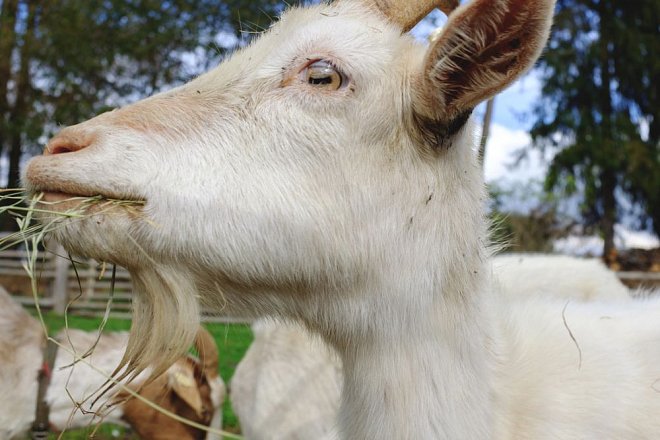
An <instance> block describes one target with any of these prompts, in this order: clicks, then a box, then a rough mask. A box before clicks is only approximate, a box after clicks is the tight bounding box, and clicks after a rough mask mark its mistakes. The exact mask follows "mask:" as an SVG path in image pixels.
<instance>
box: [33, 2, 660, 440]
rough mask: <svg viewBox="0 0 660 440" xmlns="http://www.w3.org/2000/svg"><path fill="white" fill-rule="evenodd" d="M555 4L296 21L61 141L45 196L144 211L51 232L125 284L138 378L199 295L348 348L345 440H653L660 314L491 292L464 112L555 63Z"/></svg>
mask: <svg viewBox="0 0 660 440" xmlns="http://www.w3.org/2000/svg"><path fill="white" fill-rule="evenodd" d="M553 5H554V3H553V1H552V0H472V1H471V2H469V3H467V4H464V5H462V6H460V7H459V8H458V9H456V10H455V11H454V12H453V13H452V14H451V16H450V18H449V20H448V22H447V25H446V26H445V28H444V30H443V32H442V35H441V36H440V37H439V38H438V39H437V40H436V41H435V42H434V43H433V44H432V45H431V46H430V47H429V48H426V47H424V46H422V45H420V44H418V43H416V42H415V41H414V40H413V39H412V38H411V37H409V36H407V35H404V33H405V31H407V30H408V29H410V28H411V27H412V26H413V25H414V24H415V23H416V22H417V21H418V20H419V19H420V18H421V17H423V16H424V15H426V14H427V13H428V12H429V11H430V10H431V9H432V8H433V6H434V3H433V2H432V1H430V0H427V1H423V0H419V1H403V0H399V1H394V0H352V1H351V0H338V1H336V2H333V3H331V4H325V3H324V4H320V5H316V6H310V7H307V8H300V9H293V10H291V11H289V12H287V13H286V14H284V15H283V17H282V18H281V20H280V21H279V23H277V24H276V25H274V26H273V27H272V28H270V29H269V30H268V31H267V32H265V33H264V34H263V35H262V36H261V37H260V38H259V39H257V40H256V41H255V42H254V43H253V44H252V45H250V46H249V47H248V48H245V49H244V50H241V51H238V52H237V53H235V54H234V55H233V56H232V57H231V58H230V59H228V60H227V61H225V62H223V63H222V64H221V65H220V66H219V67H218V68H217V69H215V70H212V71H211V72H209V73H207V74H205V75H203V76H201V77H199V78H197V79H195V80H194V81H192V82H190V83H189V84H187V85H185V86H182V87H180V88H177V89H174V90H171V91H169V92H166V93H163V94H161V95H158V96H155V97H152V98H150V99H146V100H144V101H141V102H140V103H137V104H134V105H132V106H128V107H126V108H124V109H121V110H118V111H115V112H110V113H106V114H104V115H100V116H99V117H97V118H94V119H92V120H90V121H88V122H85V123H82V124H80V125H77V126H73V127H69V128H65V129H64V130H62V131H61V132H60V133H59V134H58V135H57V136H56V137H55V138H53V139H52V140H51V141H50V143H49V145H48V146H47V151H46V154H45V155H43V156H39V157H36V158H34V159H32V161H31V162H30V163H29V165H28V166H27V168H26V171H25V176H24V178H25V183H26V185H27V187H28V189H29V191H31V192H35V193H36V192H40V191H41V192H44V193H45V194H44V200H45V201H57V200H62V199H65V198H67V197H70V196H71V195H94V194H101V195H104V196H106V197H112V198H121V199H126V200H143V201H145V204H146V205H145V207H144V209H143V215H142V216H139V215H135V214H134V211H132V210H131V211H128V210H125V209H123V208H122V207H121V206H118V207H117V208H116V209H115V210H114V211H113V212H103V213H100V212H98V211H94V209H91V210H90V214H93V213H94V212H96V215H92V216H91V217H89V218H86V219H80V218H77V219H75V220H63V221H62V223H61V225H60V227H59V229H57V230H56V231H55V232H54V236H55V237H56V239H57V240H59V241H60V242H62V243H63V244H64V246H65V247H66V248H67V249H68V250H69V251H71V252H72V253H74V254H76V255H87V256H90V257H95V258H96V259H97V260H101V261H103V260H106V261H111V262H115V263H119V264H121V265H123V266H125V267H127V268H128V269H129V270H130V271H131V273H132V276H133V281H134V288H135V290H136V295H137V298H136V299H137V301H136V303H135V309H134V313H135V319H134V321H133V322H134V327H133V330H132V337H131V340H130V342H129V346H128V348H127V352H126V355H125V363H126V364H127V365H128V367H129V368H128V370H132V369H137V370H138V371H139V370H140V369H143V368H146V367H147V366H149V365H151V364H152V363H158V364H159V365H160V366H159V367H157V368H156V370H155V371H156V372H157V373H158V372H160V371H163V370H164V369H165V368H166V367H167V365H169V364H170V363H171V362H173V361H174V360H175V359H176V358H177V356H179V355H180V353H182V352H183V351H184V350H185V349H186V348H187V346H188V344H189V343H190V341H192V339H193V337H194V334H195V330H196V328H197V319H198V302H199V301H200V300H201V301H203V302H205V303H209V304H215V305H216V306H217V307H218V308H221V307H224V308H225V310H230V311H234V312H235V313H252V314H254V315H256V316H260V315H281V316H284V317H286V318H288V319H291V320H297V321H299V322H301V323H303V324H304V325H305V326H306V327H307V328H308V329H310V330H311V331H313V332H316V333H318V334H319V335H321V337H322V338H323V339H324V340H325V341H326V342H327V343H329V344H331V345H332V346H333V347H334V348H335V349H336V350H337V352H338V353H339V355H340V357H341V359H342V362H343V366H344V384H343V393H342V401H341V408H340V415H339V430H340V435H341V436H343V437H344V438H355V439H374V438H378V439H408V438H414V439H490V438H497V439H513V438H534V439H550V438H552V439H554V438H563V439H566V438H570V439H576V438H580V439H585V438H597V439H601V438H616V439H633V438H634V439H640V438H647V439H651V438H657V435H658V433H659V432H660V418H658V417H657V414H658V413H660V393H657V392H656V391H655V390H654V389H653V384H654V383H655V381H656V380H657V379H658V378H660V347H659V344H658V341H660V324H659V323H658V322H657V321H658V320H657V316H658V314H659V313H660V304H658V302H651V301H648V302H644V303H638V302H633V303H629V304H627V305H626V307H624V308H621V307H620V308H618V309H617V308H615V307H612V306H610V305H601V304H591V303H586V304H571V305H570V306H569V307H568V308H567V309H565V306H566V305H565V302H564V301H557V302H555V301H552V300H548V299H545V298H543V299H537V300H530V301H522V302H521V303H520V304H515V305H510V306H509V305H505V304H502V303H501V302H498V301H496V298H494V297H493V295H492V293H491V287H490V285H491V284H490V283H491V282H490V279H489V272H490V271H489V268H488V260H489V255H488V251H487V248H486V245H485V243H486V236H487V234H486V230H487V225H486V221H485V220H484V216H483V209H482V207H483V203H484V199H485V194H484V186H483V181H482V177H481V169H480V167H479V166H478V164H477V162H476V158H475V154H474V152H473V150H472V149H473V145H474V143H473V130H472V126H471V125H470V124H469V123H467V121H468V120H469V114H470V112H471V109H472V108H474V106H475V105H477V104H478V103H479V102H480V101H482V100H484V99H487V98H488V97H490V96H492V95H493V94H494V93H497V92H498V91H500V90H502V89H503V88H504V87H506V86H507V85H508V84H510V83H511V81H513V80H514V79H515V78H517V77H518V76H519V75H520V74H521V73H522V72H524V71H525V70H527V69H528V68H529V67H530V66H531V65H532V64H533V62H534V61H535V60H536V58H537V57H538V56H539V54H540V52H541V49H542V47H543V45H544V43H545V41H546V38H547V35H548V32H549V29H550V22H551V16H552V11H553ZM74 203H76V202H75V201H69V202H65V203H62V204H61V205H60V206H62V207H66V206H69V207H70V206H71V205H72V204H74ZM49 206H50V207H51V209H52V206H51V205H49ZM576 341H577V343H576ZM578 348H580V350H578ZM580 360H581V362H580Z"/></svg>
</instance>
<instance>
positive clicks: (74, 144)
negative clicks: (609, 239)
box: [44, 128, 94, 155]
mask: <svg viewBox="0 0 660 440" xmlns="http://www.w3.org/2000/svg"><path fill="white" fill-rule="evenodd" d="M93 141H94V137H93V136H91V135H89V134H86V133H84V132H83V133H81V132H79V131H77V130H72V129H70V128H65V129H64V130H62V131H61V132H60V134H58V135H57V136H55V137H54V138H52V139H51V140H50V142H48V145H47V146H46V151H44V154H46V155H48V154H63V153H73V152H76V151H79V150H82V149H84V148H87V147H88V146H90V145H91V144H92V142H93Z"/></svg>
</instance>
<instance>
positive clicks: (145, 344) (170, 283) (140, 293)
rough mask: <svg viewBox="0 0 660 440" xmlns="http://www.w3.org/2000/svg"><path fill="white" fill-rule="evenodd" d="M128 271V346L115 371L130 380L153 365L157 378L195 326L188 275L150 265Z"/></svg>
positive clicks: (192, 334) (190, 338) (194, 300)
mask: <svg viewBox="0 0 660 440" xmlns="http://www.w3.org/2000/svg"><path fill="white" fill-rule="evenodd" d="M150 266H151V267H144V268H140V269H139V270H135V271H131V277H132V280H133V323H132V326H131V332H130V336H129V340H128V346H127V347H126V352H125V354H124V357H123V359H122V360H121V362H120V364H119V366H118V367H117V370H116V371H115V373H118V372H119V370H120V369H121V368H122V367H124V366H125V367H126V370H124V371H123V372H122V373H121V375H120V376H119V377H118V378H117V379H123V378H125V377H130V379H133V378H134V377H136V376H137V375H138V374H139V373H140V372H142V371H144V370H145V369H146V368H148V367H149V368H153V370H152V372H151V375H150V379H154V378H156V377H158V376H159V375H160V374H162V373H164V372H165V370H167V368H168V367H169V366H170V365H171V364H173V363H174V362H175V361H176V360H177V359H178V358H179V357H181V356H182V355H183V354H185V353H186V352H187V350H188V348H189V347H190V346H191V345H192V343H193V340H194V338H195V335H196V334H197V329H198V327H199V302H198V299H197V295H196V293H195V292H196V289H195V286H194V285H193V283H192V282H191V281H190V280H189V278H188V277H186V276H184V275H183V274H182V273H180V271H177V270H176V268H172V267H169V266H168V267H166V266H159V265H150Z"/></svg>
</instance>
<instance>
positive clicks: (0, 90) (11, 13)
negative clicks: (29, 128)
mask: <svg viewBox="0 0 660 440" xmlns="http://www.w3.org/2000/svg"><path fill="white" fill-rule="evenodd" d="M17 10H18V0H3V1H2V9H0V155H2V153H3V151H4V148H5V144H6V142H7V124H6V121H7V113H8V111H9V102H8V100H7V86H8V83H9V78H10V76H11V55H12V52H13V50H14V46H15V45H16V31H15V29H16V11H17Z"/></svg>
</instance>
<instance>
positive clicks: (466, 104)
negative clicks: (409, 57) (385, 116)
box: [413, 0, 554, 134]
mask: <svg viewBox="0 0 660 440" xmlns="http://www.w3.org/2000/svg"><path fill="white" fill-rule="evenodd" d="M553 8H554V0H472V1H471V2H469V3H468V4H466V5H463V6H461V7H459V8H458V9H456V11H454V12H453V13H452V14H451V15H450V16H449V19H448V21H447V24H446V25H445V27H444V29H443V31H442V32H441V33H440V34H439V35H438V36H437V38H436V39H435V40H434V41H433V42H432V43H431V45H430V47H429V49H428V52H427V54H426V58H425V61H424V65H423V69H422V71H421V72H420V78H419V81H418V82H417V84H416V85H415V86H414V90H413V96H414V98H413V99H414V105H415V113H416V115H417V116H421V117H422V118H423V119H424V120H430V121H433V123H435V124H440V125H442V124H444V125H445V126H447V127H448V128H449V129H451V126H452V124H453V125H456V124H457V123H460V125H462V123H463V122H465V120H466V119H467V116H469V114H470V113H471V111H472V109H473V108H474V107H475V106H476V105H477V104H479V102H481V101H483V100H486V99H488V98H490V97H491V96H494V95H495V94H496V93H498V92H499V91H501V90H502V89H504V88H505V87H506V86H508V85H509V84H511V82H513V81H514V80H515V79H516V78H517V77H519V76H520V75H521V74H522V73H524V72H525V71H526V70H528V69H529V68H530V67H531V66H532V65H533V64H534V62H535V61H536V59H537V58H538V56H539V55H540V53H541V50H542V49H543V46H544V45H545V42H546V40H547V38H548V34H549V30H550V25H551V22H552V19H551V17H552V10H553ZM460 125H458V128H460ZM450 134H451V133H450Z"/></svg>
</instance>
